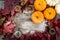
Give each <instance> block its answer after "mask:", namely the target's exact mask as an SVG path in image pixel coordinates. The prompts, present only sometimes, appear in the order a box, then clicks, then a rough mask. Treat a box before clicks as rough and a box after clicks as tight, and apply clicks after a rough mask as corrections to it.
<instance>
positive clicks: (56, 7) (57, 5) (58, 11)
mask: <svg viewBox="0 0 60 40" xmlns="http://www.w3.org/2000/svg"><path fill="white" fill-rule="evenodd" d="M55 10H56V12H57V14H59V15H60V3H58V4H56V6H55Z"/></svg>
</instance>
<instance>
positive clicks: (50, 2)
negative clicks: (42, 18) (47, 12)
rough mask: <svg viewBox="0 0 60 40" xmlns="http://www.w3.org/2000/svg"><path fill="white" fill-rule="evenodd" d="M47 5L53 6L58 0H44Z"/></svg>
mask: <svg viewBox="0 0 60 40" xmlns="http://www.w3.org/2000/svg"><path fill="white" fill-rule="evenodd" d="M46 2H47V4H48V5H49V6H55V5H56V4H57V3H58V0H46Z"/></svg>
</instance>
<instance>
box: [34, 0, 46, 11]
mask: <svg viewBox="0 0 60 40" xmlns="http://www.w3.org/2000/svg"><path fill="white" fill-rule="evenodd" d="M46 5H47V4H46V1H45V0H35V2H34V7H35V9H36V10H38V11H43V10H44V9H45V8H46Z"/></svg>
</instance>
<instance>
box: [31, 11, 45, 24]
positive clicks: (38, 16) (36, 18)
mask: <svg viewBox="0 0 60 40" xmlns="http://www.w3.org/2000/svg"><path fill="white" fill-rule="evenodd" d="M31 19H32V21H33V22H34V23H41V22H42V21H43V20H44V16H43V14H42V12H40V11H35V12H33V13H32V15H31Z"/></svg>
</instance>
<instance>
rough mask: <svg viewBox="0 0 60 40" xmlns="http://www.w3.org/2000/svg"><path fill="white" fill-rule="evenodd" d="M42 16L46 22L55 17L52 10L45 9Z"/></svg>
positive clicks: (54, 12)
mask: <svg viewBox="0 0 60 40" xmlns="http://www.w3.org/2000/svg"><path fill="white" fill-rule="evenodd" d="M44 16H45V18H46V19H48V20H52V19H53V18H54V17H55V16H56V11H55V9H53V8H47V9H46V10H45V11H44Z"/></svg>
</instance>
